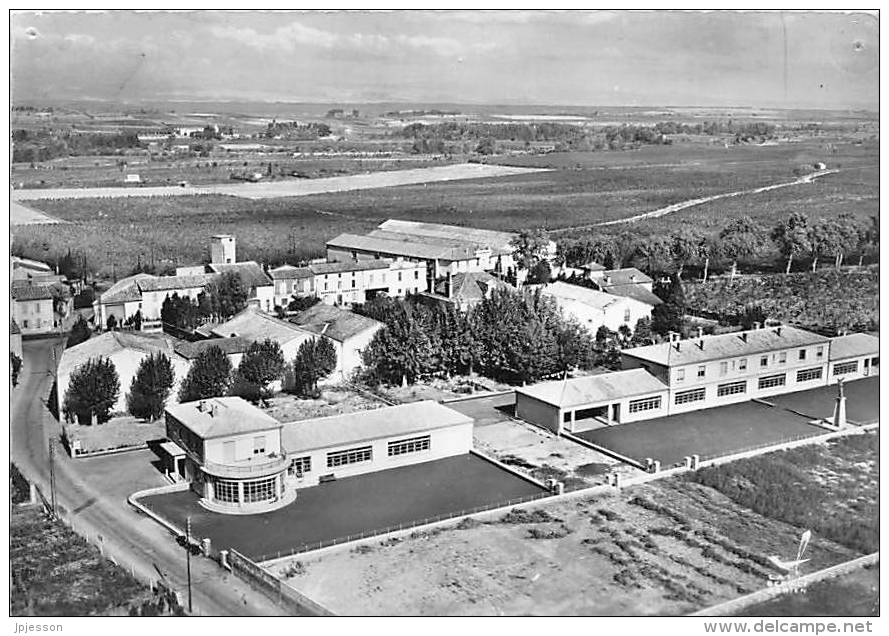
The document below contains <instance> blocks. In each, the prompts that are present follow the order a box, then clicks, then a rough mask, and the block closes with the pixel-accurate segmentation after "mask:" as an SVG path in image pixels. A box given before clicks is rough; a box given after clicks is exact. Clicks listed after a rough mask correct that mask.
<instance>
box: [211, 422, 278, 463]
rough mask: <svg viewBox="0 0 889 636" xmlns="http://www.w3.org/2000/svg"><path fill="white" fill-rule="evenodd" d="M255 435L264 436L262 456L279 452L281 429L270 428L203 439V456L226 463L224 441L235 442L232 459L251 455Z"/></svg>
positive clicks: (246, 457)
mask: <svg viewBox="0 0 889 636" xmlns="http://www.w3.org/2000/svg"><path fill="white" fill-rule="evenodd" d="M257 437H264V438H265V453H263V455H262V456H263V457H265V456H266V455H269V454H271V453H280V452H281V431H280V429H271V430H267V431H256V432H251V433H244V434H243V435H230V436H228V437H220V438H215V439H208V440H204V457H205V458H206V460H207V461H211V462H216V463H217V464H227V463H229V462H227V461H226V460H225V458H224V454H223V453H224V450H223V449H224V445H225V443H226V442H234V443H235V456H234V461H236V462H237V461H243V460H246V459H250V458H251V457H253V440H254V438H257Z"/></svg>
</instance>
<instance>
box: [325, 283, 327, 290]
mask: <svg viewBox="0 0 889 636" xmlns="http://www.w3.org/2000/svg"><path fill="white" fill-rule="evenodd" d="M324 291H327V283H324Z"/></svg>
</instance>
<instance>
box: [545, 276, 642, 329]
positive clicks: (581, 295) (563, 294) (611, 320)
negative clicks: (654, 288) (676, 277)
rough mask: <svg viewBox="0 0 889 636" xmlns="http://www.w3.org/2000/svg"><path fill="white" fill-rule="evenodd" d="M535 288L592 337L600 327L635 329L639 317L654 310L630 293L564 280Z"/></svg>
mask: <svg viewBox="0 0 889 636" xmlns="http://www.w3.org/2000/svg"><path fill="white" fill-rule="evenodd" d="M535 287H536V288H538V289H540V293H541V294H542V295H544V296H547V297H549V298H552V299H553V300H555V302H556V305H558V306H559V307H560V308H561V309H562V311H563V312H564V313H565V315H566V316H571V317H573V318H575V319H576V320H577V321H578V322H579V323H580V324H581V325H583V327H585V328H586V329H587V331H589V332H590V333H591V334H592V335H593V336H595V335H596V333H597V332H598V331H599V329H600V328H601V327H605V328H607V329H610V330H611V331H615V332H616V331H618V330H619V329H620V328H621V327H627V328H628V329H630V331H632V330H633V329H635V328H636V322H637V321H638V320H639V319H640V318H651V311H652V309H654V305H653V304H651V303H648V302H643V301H640V300H636V299H635V298H632V297H630V296H620V295H613V294H608V293H605V292H602V291H597V290H595V289H590V288H588V287H581V286H580V285H571V284H569V283H566V282H562V281H556V282H553V283H549V284H546V285H540V286H535ZM648 293H649V294H651V292H648ZM652 296H654V294H652ZM655 298H657V297H656V296H655ZM658 302H660V300H658Z"/></svg>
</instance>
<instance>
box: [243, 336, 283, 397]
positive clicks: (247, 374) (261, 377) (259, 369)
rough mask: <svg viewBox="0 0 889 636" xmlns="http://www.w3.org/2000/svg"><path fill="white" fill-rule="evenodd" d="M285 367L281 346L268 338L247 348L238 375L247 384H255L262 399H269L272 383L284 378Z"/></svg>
mask: <svg viewBox="0 0 889 636" xmlns="http://www.w3.org/2000/svg"><path fill="white" fill-rule="evenodd" d="M284 365H285V363H284V353H283V352H282V351H281V345H280V344H278V343H277V342H276V341H274V340H270V339H268V338H266V339H265V340H263V341H262V342H254V343H253V344H251V345H250V346H249V347H248V348H247V351H246V352H245V353H244V356H243V357H242V358H241V363H240V364H239V365H238V375H240V376H241V377H242V378H243V379H244V380H246V381H247V382H250V383H252V384H255V385H256V386H257V387H258V388H259V394H260V397H262V398H267V397H269V395H270V385H271V383H272V382H275V381H276V380H280V379H281V378H282V377H283V375H284Z"/></svg>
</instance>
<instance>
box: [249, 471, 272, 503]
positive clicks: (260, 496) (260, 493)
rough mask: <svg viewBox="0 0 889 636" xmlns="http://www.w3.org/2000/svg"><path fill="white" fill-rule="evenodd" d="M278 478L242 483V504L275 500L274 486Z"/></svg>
mask: <svg viewBox="0 0 889 636" xmlns="http://www.w3.org/2000/svg"><path fill="white" fill-rule="evenodd" d="M277 483H278V478H277V476H276V477H270V478H267V479H259V480H257V481H245V482H244V503H252V502H256V501H268V500H269V499H274V498H275V486H276V485H277Z"/></svg>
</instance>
